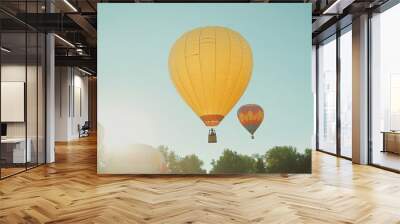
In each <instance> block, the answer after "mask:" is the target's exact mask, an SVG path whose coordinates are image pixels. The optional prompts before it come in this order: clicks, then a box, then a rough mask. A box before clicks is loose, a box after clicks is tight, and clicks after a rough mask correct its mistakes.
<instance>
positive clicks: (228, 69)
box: [169, 26, 253, 127]
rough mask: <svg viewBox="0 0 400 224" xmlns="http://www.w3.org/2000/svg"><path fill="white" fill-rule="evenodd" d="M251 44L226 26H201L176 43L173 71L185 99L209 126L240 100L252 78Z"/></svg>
mask: <svg viewBox="0 0 400 224" xmlns="http://www.w3.org/2000/svg"><path fill="white" fill-rule="evenodd" d="M252 67H253V59H252V52H251V48H250V45H249V44H248V43H247V41H246V40H245V39H244V38H243V37H242V36H241V35H240V34H239V33H238V32H236V31H233V30H231V29H228V28H225V27H217V26H210V27H200V28H196V29H194V30H191V31H189V32H187V33H184V34H183V35H182V36H181V37H180V38H179V39H178V40H177V41H176V42H175V44H174V45H173V46H172V49H171V52H170V55H169V71H170V75H171V79H172V82H173V83H174V85H175V87H176V89H177V91H178V93H179V94H180V96H181V97H182V98H183V100H184V101H185V102H186V103H187V104H188V105H189V106H190V107H191V108H192V110H193V111H194V112H195V113H196V114H197V116H199V117H200V119H201V120H202V121H203V122H204V124H205V125H206V126H209V127H213V126H217V125H218V124H219V123H220V122H221V120H222V119H223V118H224V117H225V116H226V114H227V113H229V111H231V109H232V107H233V106H234V105H235V104H236V102H237V101H238V100H239V98H240V97H241V96H242V94H243V93H244V91H245V90H246V88H247V85H248V83H249V81H250V78H251V72H252Z"/></svg>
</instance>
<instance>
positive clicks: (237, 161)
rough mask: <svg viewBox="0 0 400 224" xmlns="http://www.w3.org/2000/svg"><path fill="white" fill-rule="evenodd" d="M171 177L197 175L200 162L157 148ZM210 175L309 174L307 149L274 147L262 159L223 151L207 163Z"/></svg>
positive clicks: (309, 153)
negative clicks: (303, 150) (300, 151)
mask: <svg viewBox="0 0 400 224" xmlns="http://www.w3.org/2000/svg"><path fill="white" fill-rule="evenodd" d="M159 150H160V152H161V153H162V154H163V155H164V158H165V159H166V162H167V166H168V169H169V170H170V172H171V173H178V174H201V173H207V172H206V170H204V169H202V166H203V161H201V160H200V159H199V158H198V157H197V156H196V155H194V154H192V155H187V156H184V157H180V156H178V155H177V154H176V153H175V152H174V151H172V150H169V149H168V147H166V146H159ZM211 165H212V169H211V171H210V173H212V174H218V173H225V174H228V173H231V174H236V173H311V149H306V150H305V152H304V153H299V152H297V149H296V148H295V147H293V146H275V147H273V148H271V149H270V150H268V151H267V152H266V153H265V154H264V155H257V154H256V155H253V156H248V155H243V154H239V153H237V152H235V151H232V150H230V149H225V150H224V152H223V153H222V155H221V156H220V157H219V158H218V160H213V161H212V162H211Z"/></svg>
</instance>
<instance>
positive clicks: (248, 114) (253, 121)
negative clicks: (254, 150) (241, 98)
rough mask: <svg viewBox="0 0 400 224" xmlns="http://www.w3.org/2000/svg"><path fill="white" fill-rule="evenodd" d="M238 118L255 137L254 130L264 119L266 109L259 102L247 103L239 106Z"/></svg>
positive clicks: (252, 136)
mask: <svg viewBox="0 0 400 224" xmlns="http://www.w3.org/2000/svg"><path fill="white" fill-rule="evenodd" d="M237 116H238V119H239V121H240V123H241V124H242V125H243V127H244V128H246V129H247V131H248V132H250V134H251V138H252V139H254V132H256V130H257V128H258V127H259V126H260V124H261V123H262V122H263V120H264V110H263V109H262V108H261V107H260V106H259V105H257V104H246V105H243V106H241V107H240V108H239V110H238V112H237Z"/></svg>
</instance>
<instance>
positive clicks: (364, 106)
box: [352, 15, 368, 164]
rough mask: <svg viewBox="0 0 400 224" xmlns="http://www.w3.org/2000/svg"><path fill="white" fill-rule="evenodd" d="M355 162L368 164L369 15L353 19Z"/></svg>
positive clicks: (353, 144)
mask: <svg viewBox="0 0 400 224" xmlns="http://www.w3.org/2000/svg"><path fill="white" fill-rule="evenodd" d="M352 29H353V34H352V36H353V40H352V43H353V59H352V60H353V80H352V81H353V84H352V85H353V102H352V104H353V105H352V106H353V114H352V115H353V116H352V121H353V124H352V125H353V127H352V129H353V130H352V135H353V136H352V147H353V154H352V158H353V162H354V163H358V164H367V163H368V15H361V16H360V17H357V18H355V19H353V25H352Z"/></svg>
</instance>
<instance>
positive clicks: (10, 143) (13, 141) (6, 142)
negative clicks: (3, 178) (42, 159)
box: [1, 138, 32, 163]
mask: <svg viewBox="0 0 400 224" xmlns="http://www.w3.org/2000/svg"><path fill="white" fill-rule="evenodd" d="M27 142H28V144H27V146H28V147H26V154H25V138H6V139H1V147H2V148H1V154H2V155H1V156H2V157H3V159H5V160H6V163H25V162H31V160H32V153H31V145H32V141H31V139H29V138H28V139H27ZM25 159H26V160H25Z"/></svg>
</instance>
